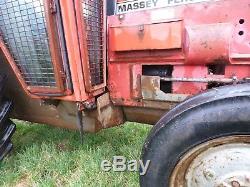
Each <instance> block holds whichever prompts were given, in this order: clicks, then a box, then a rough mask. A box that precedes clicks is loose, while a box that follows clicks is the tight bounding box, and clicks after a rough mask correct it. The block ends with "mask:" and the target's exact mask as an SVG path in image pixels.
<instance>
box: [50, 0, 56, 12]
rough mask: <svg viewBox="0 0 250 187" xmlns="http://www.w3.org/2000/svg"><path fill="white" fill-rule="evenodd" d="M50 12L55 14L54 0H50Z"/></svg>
mask: <svg viewBox="0 0 250 187" xmlns="http://www.w3.org/2000/svg"><path fill="white" fill-rule="evenodd" d="M50 12H51V13H52V14H56V12H57V6H56V3H55V0H50Z"/></svg>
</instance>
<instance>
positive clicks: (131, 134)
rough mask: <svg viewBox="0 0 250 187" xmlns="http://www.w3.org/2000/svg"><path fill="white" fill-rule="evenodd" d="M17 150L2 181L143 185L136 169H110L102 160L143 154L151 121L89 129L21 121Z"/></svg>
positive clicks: (1, 168)
mask: <svg viewBox="0 0 250 187" xmlns="http://www.w3.org/2000/svg"><path fill="white" fill-rule="evenodd" d="M16 123H17V131H16V133H15V135H14V137H13V143H14V146H15V149H14V151H13V153H12V154H11V156H9V157H8V158H7V159H5V160H4V161H3V162H2V163H1V165H0V186H18V187H26V186H44V187H45V186H46V187H47V186H95V187H97V186H138V185H139V183H138V179H139V177H138V174H137V173H136V172H124V173H117V172H113V171H111V172H104V171H102V170H101V169H100V163H101V161H102V160H104V159H107V160H110V161H111V160H112V157H113V156H125V157H126V158H127V159H129V160H133V159H139V158H140V152H141V147H142V145H143V142H144V140H145V138H146V136H147V134H148V132H149V130H150V128H151V127H150V126H147V125H138V124H136V123H127V124H125V125H123V126H120V127H116V128H112V129H107V130H103V131H102V132H99V133H97V134H86V135H85V136H84V144H83V145H81V143H80V138H79V133H78V132H74V131H68V130H64V129H58V128H53V127H48V126H45V125H32V124H30V123H25V122H21V121H17V122H16Z"/></svg>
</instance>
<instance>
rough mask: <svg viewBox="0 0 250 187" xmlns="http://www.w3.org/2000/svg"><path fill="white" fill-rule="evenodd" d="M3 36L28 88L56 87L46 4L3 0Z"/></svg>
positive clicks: (38, 0)
mask: <svg viewBox="0 0 250 187" xmlns="http://www.w3.org/2000/svg"><path fill="white" fill-rule="evenodd" d="M0 15H1V16H0V35H1V36H2V38H3V40H4V42H5V44H6V46H7V48H8V49H9V51H10V53H11V55H12V56H13V58H14V60H15V63H16V65H17V67H18V69H19V70H20V72H21V74H22V76H23V78H24V80H25V82H26V84H27V85H28V86H43V87H56V79H55V75H54V70H53V65H52V59H51V54H50V49H49V38H48V33H47V29H46V20H45V10H44V2H43V1H41V0H19V1H16V0H1V1H0Z"/></svg>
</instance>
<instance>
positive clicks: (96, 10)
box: [82, 0, 104, 86]
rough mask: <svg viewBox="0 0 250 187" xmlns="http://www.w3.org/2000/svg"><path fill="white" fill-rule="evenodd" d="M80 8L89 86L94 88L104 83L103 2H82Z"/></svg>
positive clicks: (88, 0)
mask: <svg viewBox="0 0 250 187" xmlns="http://www.w3.org/2000/svg"><path fill="white" fill-rule="evenodd" d="M82 7H83V16H84V21H85V27H86V35H87V49H88V57H89V67H90V76H91V85H92V86H96V85H99V84H102V83H103V82H104V80H103V71H104V70H103V68H104V66H103V63H104V62H103V61H104V58H103V49H104V48H103V40H104V35H103V33H104V32H103V1H102V0H82Z"/></svg>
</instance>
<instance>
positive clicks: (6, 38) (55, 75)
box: [0, 0, 250, 187]
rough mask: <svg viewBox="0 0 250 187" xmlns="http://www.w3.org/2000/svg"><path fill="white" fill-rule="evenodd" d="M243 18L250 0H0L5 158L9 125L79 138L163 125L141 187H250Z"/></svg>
mask: <svg viewBox="0 0 250 187" xmlns="http://www.w3.org/2000/svg"><path fill="white" fill-rule="evenodd" d="M249 11H250V0H129V1H125V0H117V1H115V0H107V1H106V0H0V52H1V54H0V61H1V63H0V70H1V71H0V75H1V80H0V93H1V94H0V95H1V107H0V109H1V110H0V122H1V123H0V160H1V159H3V157H4V156H6V154H7V153H8V152H9V151H10V150H11V149H12V147H13V146H12V143H11V136H12V135H13V133H14V131H15V125H14V124H13V122H11V120H9V118H10V117H11V118H16V119H21V120H26V121H30V122H37V123H45V124H49V125H54V126H59V127H62V128H68V129H79V131H80V132H81V133H83V132H97V131H100V130H101V129H105V128H110V127H114V126H118V125H120V124H123V123H124V122H125V121H135V122H143V123H148V124H155V123H156V122H157V121H158V122H157V123H156V125H155V126H154V127H153V129H152V131H151V132H150V134H149V136H148V138H147V140H146V141H145V144H144V147H143V151H142V159H143V161H144V162H146V161H148V160H150V165H149V169H148V171H147V173H146V174H145V175H144V176H141V177H140V184H141V186H170V187H179V186H187V187H196V186H202V187H205V186H250V84H248V82H249V80H250V14H249ZM4 88H5V89H4ZM206 90H208V91H206ZM193 95H195V96H193ZM191 96H193V97H191ZM178 103H180V104H178ZM11 109H12V110H11Z"/></svg>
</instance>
